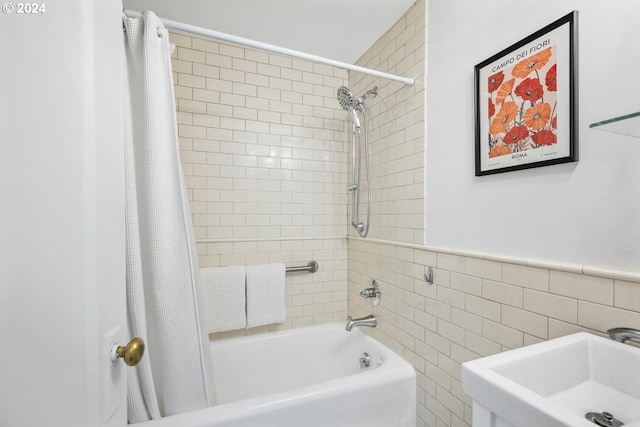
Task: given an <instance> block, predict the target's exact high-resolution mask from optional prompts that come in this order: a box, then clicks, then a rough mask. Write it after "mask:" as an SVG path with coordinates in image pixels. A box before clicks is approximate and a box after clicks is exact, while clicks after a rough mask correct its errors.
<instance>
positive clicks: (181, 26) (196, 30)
mask: <svg viewBox="0 0 640 427" xmlns="http://www.w3.org/2000/svg"><path fill="white" fill-rule="evenodd" d="M124 13H125V14H126V15H127V16H130V17H138V16H140V13H139V12H134V11H131V10H125V11H124ZM160 21H162V23H163V24H164V26H165V27H167V28H170V29H172V30H176V31H182V32H186V33H189V34H195V35H199V36H203V37H208V38H211V39H216V40H221V41H226V42H229V43H234V44H237V45H241V46H246V47H250V48H254V49H259V50H264V51H267V52H274V53H279V54H281V55H286V56H291V57H294V58H300V59H306V60H308V61H312V62H317V63H320V64H327V65H332V66H334V67H337V68H342V69H344V70H349V71H355V72H358V73H364V74H370V75H372V76H376V77H382V78H385V79H390V80H395V81H398V82H402V83H404V84H406V85H413V84H414V83H415V80H414V79H411V78H408V77H401V76H396V75H395V74H389V73H384V72H382V71H378V70H372V69H370V68H365V67H360V66H358V65H352V64H348V63H346V62H340V61H334V60H333V59H329V58H323V57H322V56H318V55H312V54H309V53H305V52H300V51H298V50H293V49H287V48H285V47H280V46H276V45H273V44H269V43H263V42H260V41H256V40H251V39H247V38H244V37H238V36H234V35H232V34H227V33H221V32H219V31H214V30H209V29H207V28H202V27H196V26H194V25H190V24H185V23H183V22H178V21H172V20H170V19H163V18H160Z"/></svg>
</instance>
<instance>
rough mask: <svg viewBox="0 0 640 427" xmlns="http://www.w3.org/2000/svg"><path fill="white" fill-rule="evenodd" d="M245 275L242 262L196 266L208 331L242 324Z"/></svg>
mask: <svg viewBox="0 0 640 427" xmlns="http://www.w3.org/2000/svg"><path fill="white" fill-rule="evenodd" d="M245 277H246V269H245V266H243V265H233V266H229V267H215V268H201V269H200V278H201V284H202V294H203V297H204V304H205V312H206V314H207V330H208V331H209V333H213V332H223V331H232V330H235V329H243V328H244V327H246V325H247V323H246V317H247V313H246V309H245Z"/></svg>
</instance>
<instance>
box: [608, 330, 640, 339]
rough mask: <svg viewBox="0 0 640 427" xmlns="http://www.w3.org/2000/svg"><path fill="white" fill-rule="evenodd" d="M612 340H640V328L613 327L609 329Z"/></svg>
mask: <svg viewBox="0 0 640 427" xmlns="http://www.w3.org/2000/svg"><path fill="white" fill-rule="evenodd" d="M607 333H608V334H609V337H611V339H612V340H615V341H618V342H622V343H623V342H625V341H626V340H629V339H632V338H635V339H637V340H640V330H638V329H633V328H613V329H609V330H608V331H607Z"/></svg>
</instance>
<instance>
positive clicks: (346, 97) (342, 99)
mask: <svg viewBox="0 0 640 427" xmlns="http://www.w3.org/2000/svg"><path fill="white" fill-rule="evenodd" d="M337 98H338V102H339V103H340V105H341V106H342V108H344V109H345V110H347V111H353V108H354V107H355V102H354V99H353V94H352V93H351V91H350V90H349V89H347V88H346V87H345V86H340V87H339V88H338V92H337Z"/></svg>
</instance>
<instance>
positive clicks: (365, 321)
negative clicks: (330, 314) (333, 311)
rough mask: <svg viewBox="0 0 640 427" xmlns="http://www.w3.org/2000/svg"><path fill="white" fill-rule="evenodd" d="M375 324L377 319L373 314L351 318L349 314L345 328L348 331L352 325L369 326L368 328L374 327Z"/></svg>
mask: <svg viewBox="0 0 640 427" xmlns="http://www.w3.org/2000/svg"><path fill="white" fill-rule="evenodd" d="M376 325H378V320H377V319H376V316H374V315H373V314H370V315H368V316H365V317H361V318H359V319H352V318H351V316H349V317H347V327H346V328H345V329H346V330H347V331H350V330H351V328H353V327H354V326H369V327H370V328H375V327H376Z"/></svg>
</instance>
